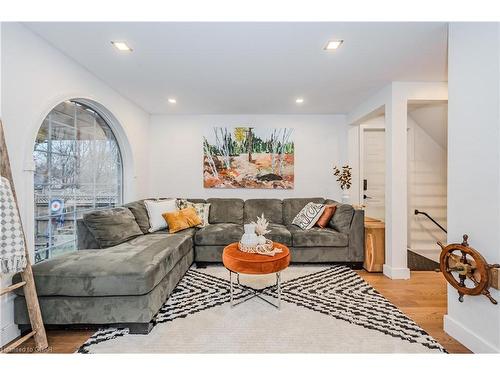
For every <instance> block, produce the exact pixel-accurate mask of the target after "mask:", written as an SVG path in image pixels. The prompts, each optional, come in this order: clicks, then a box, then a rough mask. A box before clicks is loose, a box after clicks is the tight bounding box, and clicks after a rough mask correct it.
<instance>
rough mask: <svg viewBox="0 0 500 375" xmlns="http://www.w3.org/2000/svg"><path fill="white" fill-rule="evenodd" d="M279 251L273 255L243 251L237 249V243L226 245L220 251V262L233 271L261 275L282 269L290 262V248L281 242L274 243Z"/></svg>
mask: <svg viewBox="0 0 500 375" xmlns="http://www.w3.org/2000/svg"><path fill="white" fill-rule="evenodd" d="M274 247H277V248H280V249H281V250H282V252H281V253H278V254H275V255H273V256H269V255H262V254H255V253H245V252H244V251H241V250H239V249H238V243H237V242H233V243H232V244H229V245H227V246H226V247H225V248H224V251H223V252H222V263H224V266H225V267H226V268H227V269H228V270H230V271H233V272H237V273H244V274H250V275H263V274H268V273H276V272H280V271H282V270H284V269H285V268H287V267H288V265H289V264H290V250H289V249H288V247H286V246H285V245H283V244H280V243H278V242H275V243H274Z"/></svg>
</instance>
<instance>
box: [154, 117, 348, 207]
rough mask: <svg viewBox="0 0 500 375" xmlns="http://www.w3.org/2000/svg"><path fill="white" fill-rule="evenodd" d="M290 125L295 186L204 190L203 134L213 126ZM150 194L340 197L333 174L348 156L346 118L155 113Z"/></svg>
mask: <svg viewBox="0 0 500 375" xmlns="http://www.w3.org/2000/svg"><path fill="white" fill-rule="evenodd" d="M236 125H251V126H254V127H277V128H280V127H291V128H294V140H295V188H294V189H293V190H267V189H205V188H203V179H202V176H203V175H202V173H203V165H202V162H203V148H202V136H203V134H204V131H205V129H208V130H209V131H210V130H211V128H212V127H214V126H236ZM150 140H151V145H150V150H151V162H150V168H151V170H150V173H149V174H150V180H149V181H150V183H149V195H151V196H173V197H176V196H186V197H193V198H196V197H201V198H206V197H239V198H271V197H277V198H286V197H313V196H322V197H330V198H334V199H336V200H340V198H341V191H340V188H339V187H338V184H337V182H336V181H335V178H334V176H333V173H332V168H333V165H335V164H337V165H338V164H341V163H343V162H344V161H345V160H346V154H347V127H346V125H345V116H330V115H202V116H187V115H186V116H172V115H153V116H151V136H150Z"/></svg>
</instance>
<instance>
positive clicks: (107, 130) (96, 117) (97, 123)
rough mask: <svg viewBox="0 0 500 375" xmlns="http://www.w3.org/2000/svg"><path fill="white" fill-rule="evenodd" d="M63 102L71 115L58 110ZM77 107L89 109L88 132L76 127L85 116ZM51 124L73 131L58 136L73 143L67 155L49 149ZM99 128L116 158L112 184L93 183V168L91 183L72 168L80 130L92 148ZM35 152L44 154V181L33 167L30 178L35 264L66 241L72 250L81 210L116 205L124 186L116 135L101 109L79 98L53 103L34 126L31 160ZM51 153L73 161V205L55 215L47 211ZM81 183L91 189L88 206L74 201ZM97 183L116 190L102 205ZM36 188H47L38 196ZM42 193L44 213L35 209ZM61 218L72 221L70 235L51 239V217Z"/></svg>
mask: <svg viewBox="0 0 500 375" xmlns="http://www.w3.org/2000/svg"><path fill="white" fill-rule="evenodd" d="M64 104H69V105H72V106H73V107H74V112H73V114H72V115H68V114H67V113H64V112H61V111H60V109H58V108H59V107H60V106H61V105H64ZM78 107H80V108H81V109H83V110H88V111H89V115H90V116H91V118H92V119H93V124H92V131H91V132H88V130H86V129H82V128H80V126H81V125H79V123H82V122H86V119H85V118H84V117H85V116H82V113H84V112H80V113H79V112H78ZM54 112H57V113H58V114H64V115H66V116H67V117H68V118H70V119H71V120H72V124H66V123H64V122H60V121H57V120H53V119H52V116H53V115H54ZM78 114H80V118H79V116H78ZM87 120H88V119H87ZM46 121H47V122H48V131H47V134H43V138H41V137H40V133H41V132H42V131H43V129H44V127H45V124H46ZM52 123H55V124H56V125H57V126H58V127H62V129H63V132H65V131H68V132H70V131H71V132H72V133H73V134H72V135H73V139H65V138H62V139H61V140H62V141H64V140H69V141H72V142H73V144H72V145H71V146H70V150H71V149H72V150H71V151H70V152H69V153H68V155H62V154H61V153H59V152H53V150H52V146H53V145H52V142H53V141H57V140H58V139H57V138H55V139H53V134H52V130H53V129H52V125H53V124H52ZM99 128H100V131H101V132H102V133H103V135H104V137H105V138H104V139H102V140H105V141H106V142H114V143H112V147H113V148H114V150H109V151H108V152H107V154H109V153H110V152H112V154H111V155H113V154H114V153H115V154H116V155H113V156H114V157H116V160H115V168H116V180H113V182H112V183H105V184H102V183H97V182H96V173H95V171H94V174H93V180H92V182H81V181H80V178H79V176H80V173H81V170H77V169H76V168H77V167H76V165H77V164H78V163H79V156H78V154H79V152H80V150H79V147H80V146H81V145H80V144H79V143H78V142H79V141H82V140H81V139H79V138H78V137H79V135H80V134H82V133H86V134H91V137H92V139H89V140H88V141H89V142H90V144H91V147H96V145H95V144H94V143H93V142H97V141H99V138H97V136H96V135H97V132H98V131H97V129H99ZM38 144H46V146H45V147H43V149H42V150H40V149H37V145H38ZM37 153H39V154H40V153H41V154H44V155H45V166H46V170H45V173H46V174H45V176H44V175H43V174H42V175H41V176H44V177H45V181H44V182H41V183H40V182H37V176H39V172H38V170H37V169H35V172H34V180H33V202H34V219H33V222H34V233H33V238H34V258H35V259H34V260H35V263H38V262H40V261H43V260H46V259H51V258H53V257H54V256H57V255H54V250H57V249H58V248H59V249H60V248H61V247H63V246H65V245H68V244H71V243H72V249H71V250H69V251H75V250H77V220H79V217H80V215H81V214H82V213H85V212H91V211H95V210H99V209H102V208H108V207H116V206H119V205H122V204H123V200H124V187H125V179H124V174H125V171H124V160H123V152H122V148H121V145H120V142H119V140H118V137H117V135H116V134H115V131H114V130H113V126H112V123H110V121H109V119H108V117H107V116H106V115H105V114H103V113H102V112H101V111H99V110H98V109H96V108H95V106H93V105H92V104H90V103H88V102H87V101H84V102H83V101H79V100H76V99H73V100H67V101H64V102H61V103H59V104H57V105H56V106H54V107H53V108H52V109H51V110H50V111H49V113H48V114H47V115H46V116H45V118H44V119H43V120H42V124H41V125H40V127H39V128H38V131H37V136H36V141H35V145H34V147H33V149H32V155H33V160H34V161H35V160H36V159H35V154H37ZM54 155H56V156H57V155H58V156H67V157H70V158H74V163H75V169H74V170H73V173H72V176H71V177H70V180H72V181H71V182H69V183H68V186H69V189H70V190H72V191H73V204H72V205H70V206H68V207H69V208H72V209H71V210H69V211H68V210H67V207H66V205H65V207H64V208H63V210H62V211H61V212H60V213H57V214H52V213H51V212H50V203H51V201H52V198H54V195H53V192H54V190H57V188H56V189H54V186H56V185H57V184H55V183H54V182H53V181H52V179H51V173H52V172H53V171H52V169H53V166H52V165H51V163H52V161H51V160H52V158H53V156H54ZM91 157H92V158H94V155H93V154H92V153H91ZM80 160H81V159H80ZM94 160H95V159H94ZM35 165H36V161H35ZM44 177H42V179H41V180H42V181H43V179H44ZM81 185H86V186H87V187H90V188H91V190H92V193H91V199H90V202H92V203H91V207H86V206H80V205H79V203H81V202H79V201H78V200H77V194H78V190H79V189H80V188H81ZM90 185H91V186H90ZM99 185H100V186H109V187H113V188H114V189H116V199H114V201H113V196H110V199H109V201H107V205H106V206H102V205H100V204H99V201H98V195H97V191H96V187H98V186H99ZM59 186H63V188H60V190H61V191H62V192H64V189H68V186H66V187H64V184H61V185H59ZM40 187H42V189H43V190H45V189H47V190H46V193H42V195H41V194H40V192H41V191H43V190H42V189H40ZM43 195H46V198H47V205H46V211H45V212H43V211H44V209H43V208H42V210H40V209H39V208H40V207H43V204H42V205H40V203H39V200H38V198H39V197H40V196H42V197H43ZM56 195H57V194H56ZM59 196H65V197H66V195H64V194H61V193H60V194H59ZM89 196H90V195H89ZM44 198H45V197H44ZM42 199H43V198H42ZM66 202H67V200H66V199H64V203H65V204H66ZM40 211H42V212H40ZM61 217H64V218H65V219H64V221H63V222H66V221H70V220H71V222H72V223H73V227H72V237H73V238H72V239H68V240H64V241H61V242H52V241H53V237H54V236H53V232H52V230H53V228H52V226H53V224H54V219H55V218H56V219H57V218H61ZM44 221H45V222H46V224H45V225H46V229H45V232H46V235H45V236H43V235H39V233H40V232H43V231H40V232H39V230H38V225H39V223H40V222H44ZM42 225H43V224H42ZM70 228H71V226H70ZM43 237H46V238H47V242H46V245H45V246H43V245H42V246H39V243H37V240H38V239H39V238H43ZM63 252H68V250H65V251H63Z"/></svg>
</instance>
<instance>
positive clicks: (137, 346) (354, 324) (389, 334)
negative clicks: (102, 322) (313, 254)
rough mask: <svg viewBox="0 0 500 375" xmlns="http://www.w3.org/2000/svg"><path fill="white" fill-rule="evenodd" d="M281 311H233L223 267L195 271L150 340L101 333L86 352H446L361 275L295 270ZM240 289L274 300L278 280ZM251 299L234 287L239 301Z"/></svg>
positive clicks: (251, 304)
mask: <svg viewBox="0 0 500 375" xmlns="http://www.w3.org/2000/svg"><path fill="white" fill-rule="evenodd" d="M282 280H283V282H282V307H281V310H277V309H275V308H273V307H272V306H270V305H268V304H267V303H266V302H264V301H262V300H260V299H258V298H253V299H250V300H248V301H246V302H244V303H242V304H239V305H237V306H235V307H234V308H231V307H230V304H229V287H230V286H229V274H228V271H227V270H225V269H224V268H223V267H220V266H214V267H208V268H206V269H196V268H194V267H193V268H191V269H190V270H189V271H188V272H187V273H186V275H185V276H184V277H183V279H182V280H181V281H180V282H179V284H178V285H177V287H176V288H175V290H174V291H173V293H172V295H171V296H170V298H169V299H168V300H167V301H166V302H165V304H164V305H163V306H162V308H161V310H160V311H159V312H158V314H157V316H156V317H155V318H154V324H155V326H154V328H153V330H152V331H151V332H150V333H149V334H147V335H130V334H129V333H128V329H115V328H109V329H101V330H99V331H98V332H97V333H95V334H94V335H93V336H92V337H91V338H90V339H89V340H88V341H87V342H86V343H85V344H84V345H82V347H80V349H79V350H78V352H79V353H432V352H435V353H442V352H445V350H444V349H443V347H442V346H441V345H440V344H439V343H438V342H437V341H436V340H434V339H433V338H432V337H431V336H429V335H428V334H427V333H426V332H425V331H424V330H423V329H422V328H421V327H419V326H418V325H417V324H416V323H415V322H414V321H413V320H411V319H410V318H409V317H407V316H406V315H404V314H403V313H402V312H401V311H400V310H399V309H398V308H397V307H396V306H394V305H393V304H391V303H390V302H389V301H388V300H387V299H385V298H384V297H383V296H382V295H381V294H380V293H378V292H377V291H376V290H375V289H373V288H372V287H371V286H370V285H369V284H368V283H366V282H365V281H364V280H363V279H362V278H361V277H360V276H359V275H358V274H357V273H356V272H354V271H352V270H350V269H349V268H347V267H343V266H333V267H319V266H291V267H289V268H288V269H286V270H285V271H283V272H282ZM240 282H241V284H243V285H246V286H249V287H251V288H253V289H255V290H263V292H264V296H265V297H266V298H267V299H269V300H271V301H273V300H274V299H275V297H276V292H275V289H274V282H275V278H274V275H262V276H250V275H248V276H247V275H241V277H240ZM251 293H252V292H250V291H248V290H245V289H243V288H239V287H238V286H235V302H238V301H241V300H243V299H246V298H248V297H249V296H250V295H251Z"/></svg>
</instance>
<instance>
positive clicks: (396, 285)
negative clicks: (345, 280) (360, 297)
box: [358, 271, 471, 353]
mask: <svg viewBox="0 0 500 375" xmlns="http://www.w3.org/2000/svg"><path fill="white" fill-rule="evenodd" d="M358 273H359V275H360V276H361V277H362V278H363V279H365V280H366V282H368V283H369V284H370V285H372V286H373V287H374V288H375V289H376V290H378V291H379V292H380V293H381V294H382V295H383V296H384V297H385V298H387V299H388V300H389V301H391V302H392V303H393V304H394V305H396V306H397V307H398V308H399V309H400V310H401V311H403V312H404V313H405V314H406V315H408V316H409V317H410V318H412V319H413V320H414V321H415V322H416V323H417V324H418V325H420V326H421V327H422V328H423V329H424V330H425V331H427V333H428V334H429V335H431V336H432V337H434V338H435V339H436V340H437V341H438V342H439V343H440V344H441V345H443V346H444V347H445V349H446V350H447V351H448V352H449V353H471V352H470V350H469V349H467V348H466V347H465V346H463V345H462V344H460V343H459V342H458V341H456V340H455V339H453V338H452V337H451V336H449V335H448V334H446V333H445V332H444V330H443V316H444V315H445V314H446V311H447V300H446V280H445V279H444V277H443V275H442V274H441V273H438V272H434V271H412V272H411V278H410V280H391V279H389V278H387V277H385V276H384V275H382V274H381V273H368V272H366V271H358Z"/></svg>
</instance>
